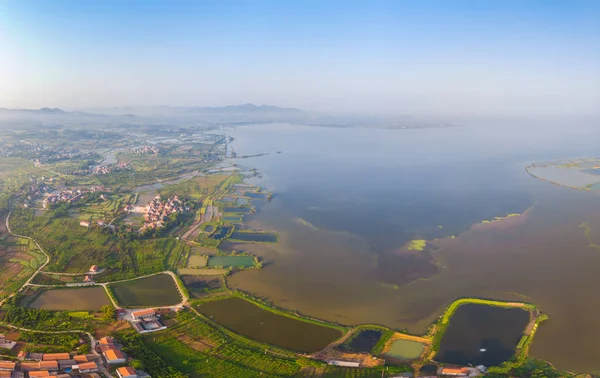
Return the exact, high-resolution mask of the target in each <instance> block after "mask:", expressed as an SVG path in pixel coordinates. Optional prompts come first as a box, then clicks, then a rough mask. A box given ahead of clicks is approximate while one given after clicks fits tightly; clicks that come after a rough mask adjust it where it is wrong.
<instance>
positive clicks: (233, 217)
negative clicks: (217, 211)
mask: <svg viewBox="0 0 600 378" xmlns="http://www.w3.org/2000/svg"><path fill="white" fill-rule="evenodd" d="M221 219H222V220H226V221H230V222H239V221H241V220H242V216H241V215H239V214H238V215H235V214H233V215H229V214H227V215H223V217H221Z"/></svg>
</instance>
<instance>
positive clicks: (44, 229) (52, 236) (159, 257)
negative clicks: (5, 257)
mask: <svg viewBox="0 0 600 378" xmlns="http://www.w3.org/2000/svg"><path fill="white" fill-rule="evenodd" d="M11 227H12V228H14V232H16V233H19V234H23V235H29V236H33V237H35V238H36V239H37V241H38V243H40V245H41V246H42V248H44V250H45V251H46V252H47V253H48V254H50V256H51V257H52V260H51V261H50V264H48V266H47V267H46V268H45V270H47V271H51V272H67V273H85V272H87V271H88V269H89V268H90V266H92V265H101V267H102V268H104V269H105V270H106V275H103V276H102V279H103V280H107V279H111V280H118V279H126V278H131V277H135V276H139V275H144V274H152V273H158V272H161V271H164V270H166V269H170V268H177V267H179V266H183V265H184V264H185V261H184V259H183V256H186V255H187V252H188V250H189V246H187V245H186V244H185V243H183V242H181V241H178V240H175V239H172V238H159V239H147V240H132V241H129V240H126V239H122V238H119V237H118V235H117V234H114V233H108V232H103V231H102V229H97V228H87V227H82V226H80V225H79V221H78V220H76V219H72V218H68V217H58V218H56V217H52V216H51V215H50V214H44V215H42V216H39V217H34V215H33V212H32V211H30V210H25V209H15V210H14V211H13V214H12V215H11Z"/></svg>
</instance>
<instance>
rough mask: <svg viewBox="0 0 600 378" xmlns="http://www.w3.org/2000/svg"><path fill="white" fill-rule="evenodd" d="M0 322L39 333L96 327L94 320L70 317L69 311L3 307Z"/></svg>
mask: <svg viewBox="0 0 600 378" xmlns="http://www.w3.org/2000/svg"><path fill="white" fill-rule="evenodd" d="M3 309H5V312H4V315H3V317H2V321H3V322H4V323H8V324H12V325H14V326H18V327H23V328H28V329H35V330H40V331H47V330H53V331H70V330H81V331H93V330H94V328H95V327H96V326H97V325H98V324H97V321H96V320H95V319H94V318H81V317H72V316H70V315H69V314H70V313H69V311H50V310H39V309H33V308H22V307H14V306H5V307H3Z"/></svg>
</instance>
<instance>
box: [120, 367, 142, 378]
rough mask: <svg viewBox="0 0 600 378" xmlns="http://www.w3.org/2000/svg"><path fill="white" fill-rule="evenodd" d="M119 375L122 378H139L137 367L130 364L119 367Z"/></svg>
mask: <svg viewBox="0 0 600 378" xmlns="http://www.w3.org/2000/svg"><path fill="white" fill-rule="evenodd" d="M117 375H118V376H119V377H121V378H137V373H136V372H135V369H134V368H132V367H130V366H124V367H120V368H118V369H117Z"/></svg>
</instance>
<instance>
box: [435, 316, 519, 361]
mask: <svg viewBox="0 0 600 378" xmlns="http://www.w3.org/2000/svg"><path fill="white" fill-rule="evenodd" d="M528 322H529V312H528V311H524V310H522V309H520V308H501V307H493V306H483V305H473V304H467V305H462V306H460V307H459V308H458V309H457V310H456V312H455V313H454V315H453V316H452V321H451V322H450V325H449V326H448V328H447V330H446V333H445V334H444V337H443V338H442V342H441V344H440V350H439V352H438V354H437V355H436V356H435V360H436V361H439V362H444V363H448V364H456V365H468V364H471V365H472V366H477V365H484V366H494V365H499V364H501V363H502V362H504V361H507V360H509V359H510V358H511V357H512V356H513V355H514V353H515V348H516V346H517V344H518V343H519V340H520V339H521V336H522V334H523V331H524V330H525V326H526V325H527V323H528Z"/></svg>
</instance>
